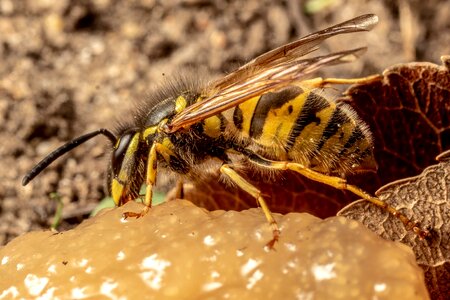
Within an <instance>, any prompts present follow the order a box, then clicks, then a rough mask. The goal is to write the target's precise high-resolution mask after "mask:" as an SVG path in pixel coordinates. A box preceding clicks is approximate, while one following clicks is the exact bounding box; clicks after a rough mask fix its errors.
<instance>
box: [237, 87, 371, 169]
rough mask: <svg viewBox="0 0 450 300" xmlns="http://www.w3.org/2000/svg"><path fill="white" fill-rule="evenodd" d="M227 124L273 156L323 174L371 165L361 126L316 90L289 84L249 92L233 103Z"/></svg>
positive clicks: (367, 139)
mask: <svg viewBox="0 0 450 300" xmlns="http://www.w3.org/2000/svg"><path fill="white" fill-rule="evenodd" d="M233 123H234V125H235V126H236V127H237V129H238V130H239V131H240V132H241V133H242V134H243V135H244V136H246V137H250V138H251V139H252V140H253V141H254V142H255V143H256V144H257V145H260V146H262V148H269V149H270V150H269V152H274V155H275V156H276V157H280V158H281V159H288V160H291V161H296V162H299V163H301V164H303V165H305V166H307V167H310V168H312V169H315V170H317V171H320V172H323V173H342V172H344V173H346V172H351V171H352V170H356V169H361V168H364V169H367V168H374V167H375V164H374V159H373V153H372V138H371V134H370V132H369V130H368V129H367V125H366V124H365V123H364V122H362V121H361V120H360V119H359V118H358V116H357V115H356V114H355V113H354V112H353V110H352V109H351V108H350V107H349V106H348V105H346V104H336V103H335V102H333V101H332V100H327V99H326V98H325V97H324V96H322V95H321V94H320V91H319V90H313V91H305V90H302V89H301V88H298V87H290V88H287V89H284V90H282V91H280V92H277V93H269V94H266V95H263V96H260V97H255V98H253V99H251V100H249V101H246V102H245V103H242V104H240V105H239V106H237V107H236V108H235V110H234V112H233Z"/></svg>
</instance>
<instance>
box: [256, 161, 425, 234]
mask: <svg viewBox="0 0 450 300" xmlns="http://www.w3.org/2000/svg"><path fill="white" fill-rule="evenodd" d="M250 159H251V160H252V161H253V162H254V163H256V164H258V165H260V166H262V167H266V168H270V169H276V170H292V171H295V172H297V173H300V174H302V175H303V176H305V177H307V178H309V179H311V180H314V181H318V182H321V183H324V184H326V185H329V186H332V187H334V188H337V189H341V190H348V191H350V192H352V193H354V194H356V195H358V196H360V197H362V198H363V199H365V200H367V201H369V202H371V203H373V204H375V205H376V206H378V207H381V208H382V209H384V210H386V211H388V212H389V213H391V214H392V215H393V216H395V217H397V218H398V219H399V220H400V221H401V222H402V223H403V224H404V226H405V227H406V228H407V229H408V230H411V229H412V230H413V231H414V232H415V233H416V234H417V235H418V236H419V237H420V238H422V239H423V238H426V237H427V236H429V232H428V231H427V230H423V229H421V228H420V227H419V225H418V224H417V223H416V222H413V221H411V220H410V219H409V218H408V217H407V216H405V215H404V214H402V213H401V212H399V211H398V210H397V209H395V208H394V207H392V206H390V205H389V204H387V203H386V202H384V201H381V200H380V199H378V198H376V197H373V196H371V195H369V194H368V193H366V192H365V191H363V190H362V189H360V188H358V187H357V186H354V185H350V184H347V181H346V180H345V179H342V178H339V177H335V176H329V175H325V174H322V173H319V172H316V171H313V170H311V169H308V168H307V167H305V166H302V165H301V164H298V163H293V162H287V161H271V160H267V159H265V158H263V157H260V156H258V155H256V154H254V155H252V156H251V157H250Z"/></svg>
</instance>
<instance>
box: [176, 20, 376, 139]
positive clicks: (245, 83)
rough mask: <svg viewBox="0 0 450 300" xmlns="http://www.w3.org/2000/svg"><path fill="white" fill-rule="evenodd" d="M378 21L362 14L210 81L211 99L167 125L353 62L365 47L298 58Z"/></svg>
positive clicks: (193, 120) (188, 121) (191, 119)
mask: <svg viewBox="0 0 450 300" xmlns="http://www.w3.org/2000/svg"><path fill="white" fill-rule="evenodd" d="M377 22H378V17H377V16H376V15H373V14H369V15H362V16H359V17H356V18H354V19H351V20H348V21H346V22H343V23H340V24H337V25H334V26H331V27H328V28H326V29H323V30H321V31H318V32H315V33H312V34H309V35H307V36H305V37H303V38H301V39H299V40H297V41H294V42H292V43H289V44H287V45H284V46H281V47H278V48H276V49H274V50H271V51H269V52H267V53H265V54H262V55H260V56H258V57H257V58H255V59H253V60H252V61H250V62H249V63H247V64H245V65H244V66H242V67H240V68H239V69H237V70H236V71H234V72H232V73H230V74H229V75H227V76H225V77H224V78H222V79H219V80H217V81H215V82H213V83H212V84H211V85H210V87H209V89H208V91H209V92H208V94H209V95H210V96H207V97H205V98H204V99H203V100H201V101H199V102H197V103H195V104H193V105H191V106H189V107H187V108H186V109H184V110H183V111H181V112H180V113H179V114H178V115H176V116H175V118H174V119H173V120H172V121H171V123H170V124H168V130H169V131H170V132H174V131H177V130H179V129H180V128H182V127H187V126H189V125H192V124H194V123H196V122H199V121H201V120H203V119H205V118H208V117H211V116H213V115H215V114H218V113H220V112H222V111H224V110H227V109H229V108H231V107H234V106H237V105H239V104H240V103H242V102H245V101H246V100H249V99H251V98H253V97H255V96H259V95H263V94H265V93H268V92H271V91H275V90H279V89H281V88H283V87H286V86H288V85H291V84H293V83H294V82H298V81H299V80H302V79H304V77H305V76H306V75H308V74H311V73H312V72H314V71H316V70H318V69H319V68H321V67H323V66H325V65H334V64H339V63H342V62H347V61H351V60H353V59H355V58H356V57H358V56H359V55H360V54H362V53H363V52H364V51H365V48H358V49H352V50H347V51H341V52H335V53H331V54H328V55H324V56H317V57H312V58H308V59H302V58H301V57H302V56H304V55H305V54H307V53H310V52H312V51H314V50H316V49H317V46H318V45H319V44H320V43H321V42H323V41H324V40H325V39H327V38H330V37H332V36H335V35H338V34H344V33H352V32H359V31H368V30H371V29H372V28H373V27H374V26H375V25H376V24H377Z"/></svg>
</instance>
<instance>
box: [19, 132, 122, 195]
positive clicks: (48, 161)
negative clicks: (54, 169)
mask: <svg viewBox="0 0 450 300" xmlns="http://www.w3.org/2000/svg"><path fill="white" fill-rule="evenodd" d="M99 134H103V135H104V136H106V137H107V138H108V139H109V140H110V141H111V143H112V144H113V145H115V144H116V142H117V138H116V137H115V135H114V134H113V133H112V132H111V131H109V130H108V129H105V128H100V129H98V130H96V131H93V132H90V133H86V134H85V135H82V136H80V137H77V138H76V139H74V140H71V141H70V142H67V143H66V144H64V145H62V146H61V147H59V148H58V149H56V150H55V151H53V152H52V153H50V154H49V155H47V156H46V157H45V158H44V159H43V160H41V161H40V162H39V163H38V164H37V165H36V166H35V167H34V168H33V169H31V171H30V172H28V174H27V175H25V176H24V177H23V179H22V185H23V186H25V185H27V184H28V182H30V181H31V180H33V178H34V177H36V176H37V175H38V174H39V173H41V172H42V170H44V169H45V168H47V167H48V166H49V165H50V164H51V163H52V162H54V161H55V160H56V159H57V158H58V157H60V156H62V155H64V154H65V153H67V152H69V151H70V150H72V149H73V148H75V147H78V146H79V145H81V144H83V143H84V142H86V141H87V140H90V139H91V138H93V137H95V136H97V135H99Z"/></svg>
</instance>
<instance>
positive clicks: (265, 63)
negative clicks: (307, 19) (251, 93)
mask: <svg viewBox="0 0 450 300" xmlns="http://www.w3.org/2000/svg"><path fill="white" fill-rule="evenodd" d="M377 23H378V17H377V16H376V15H374V14H367V15H362V16H359V17H356V18H353V19H351V20H348V21H345V22H342V23H340V24H336V25H333V26H331V27H328V28H325V29H323V30H320V31H317V32H314V33H311V34H309V35H307V36H304V37H302V38H300V39H299V40H297V41H294V42H291V43H289V44H286V45H283V46H280V47H278V48H275V49H273V50H271V51H269V52H266V53H264V54H262V55H260V56H258V57H256V58H255V59H253V60H251V61H250V62H248V63H247V64H245V65H243V66H242V67H240V68H239V69H237V70H236V71H234V72H232V73H230V74H229V75H227V76H225V77H223V78H222V79H219V80H217V81H216V82H214V83H213V86H214V87H216V88H218V89H224V88H226V87H227V86H229V85H232V84H236V83H237V82H240V81H243V80H246V75H247V74H248V73H254V72H258V71H261V70H263V69H265V68H268V67H271V66H274V65H278V64H281V63H284V62H286V61H292V60H295V59H298V58H299V57H301V56H304V55H306V54H308V53H310V52H312V51H314V50H316V49H317V46H318V45H319V44H320V43H322V42H323V41H324V40H326V39H328V38H330V37H332V36H335V35H339V34H345V33H353V32H359V31H369V30H371V29H372V28H373V27H374V26H375V25H376V24H377Z"/></svg>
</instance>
